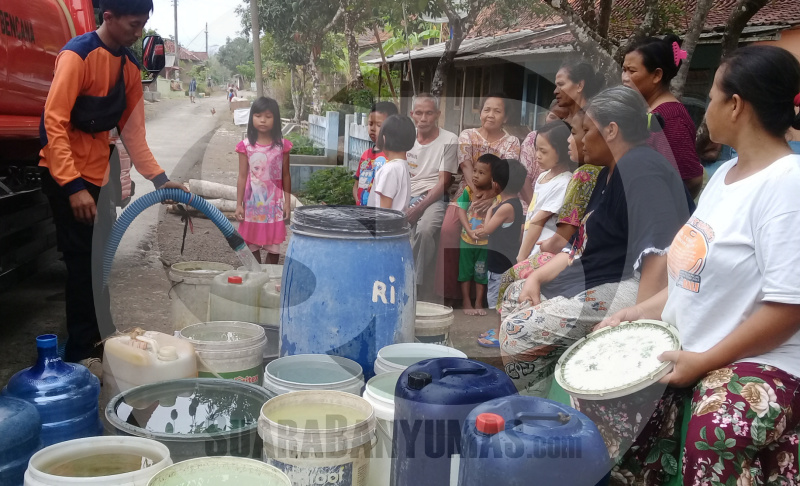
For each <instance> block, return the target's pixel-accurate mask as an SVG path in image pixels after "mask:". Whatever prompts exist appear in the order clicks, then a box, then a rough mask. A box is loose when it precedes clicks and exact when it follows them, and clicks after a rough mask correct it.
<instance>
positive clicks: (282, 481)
mask: <svg viewBox="0 0 800 486" xmlns="http://www.w3.org/2000/svg"><path fill="white" fill-rule="evenodd" d="M204 484H207V485H209V486H212V485H218V484H222V485H226V484H230V485H231V486H291V484H292V482H291V481H289V478H288V477H287V476H286V474H284V473H283V472H281V471H280V470H278V469H277V468H275V467H273V466H269V465H267V464H264V463H263V462H260V461H256V460H254V459H243V458H241V457H200V458H197V459H189V460H188V461H183V462H179V463H178V464H174V465H172V466H170V467H168V468H166V469H164V470H163V471H161V472H159V473H158V474H156V475H155V476H153V479H151V480H150V482H149V483H148V486H200V485H204Z"/></svg>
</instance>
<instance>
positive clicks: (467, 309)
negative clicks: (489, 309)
mask: <svg viewBox="0 0 800 486" xmlns="http://www.w3.org/2000/svg"><path fill="white" fill-rule="evenodd" d="M462 305H463V307H464V314H466V315H468V316H477V315H478V311H477V310H475V308H474V307H472V302H470V301H468V300H465V301H464V303H463V304H462Z"/></svg>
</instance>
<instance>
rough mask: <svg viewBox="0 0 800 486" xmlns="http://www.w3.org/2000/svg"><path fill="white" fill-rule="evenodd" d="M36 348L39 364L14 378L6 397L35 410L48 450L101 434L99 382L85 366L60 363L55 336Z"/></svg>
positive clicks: (41, 338)
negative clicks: (53, 446) (49, 447)
mask: <svg viewBox="0 0 800 486" xmlns="http://www.w3.org/2000/svg"><path fill="white" fill-rule="evenodd" d="M36 348H37V350H38V352H39V357H38V358H37V359H36V364H35V365H34V366H33V367H31V368H26V369H24V370H22V371H19V372H17V373H16V374H15V375H14V376H12V377H11V379H10V380H9V381H8V385H6V387H5V388H4V389H3V394H4V395H7V396H12V397H16V398H20V399H22V400H25V401H26V402H29V403H31V404H33V405H34V406H35V407H36V410H37V411H38V412H39V416H40V417H41V420H42V435H41V437H42V444H43V445H44V446H45V447H47V446H49V445H53V444H56V443H58V442H64V441H66V440H72V439H80V438H83V437H94V436H97V435H101V434H102V432H103V426H102V424H101V423H100V415H99V414H98V411H97V405H98V402H97V400H98V397H99V396H100V381H99V380H98V379H97V377H96V376H94V375H93V374H91V373H90V372H89V370H88V369H87V368H86V367H85V366H81V365H79V364H73V363H65V362H64V361H62V360H61V358H60V357H59V356H58V339H57V338H56V336H55V335H53V334H45V335H43V336H39V337H37V338H36Z"/></svg>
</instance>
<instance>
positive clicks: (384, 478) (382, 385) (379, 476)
mask: <svg viewBox="0 0 800 486" xmlns="http://www.w3.org/2000/svg"><path fill="white" fill-rule="evenodd" d="M401 374H402V372H401V371H391V372H389V373H382V374H380V375H377V376H374V377H373V378H372V379H370V380H369V381H368V382H367V386H366V388H365V389H364V395H363V396H364V400H366V401H368V402H369V403H370V404H371V405H372V409H373V410H374V411H375V419H376V420H375V431H376V436H377V439H378V440H377V442H376V444H375V447H374V448H373V449H372V455H371V456H370V464H369V480H368V481H367V484H369V485H370V486H389V484H390V482H391V474H392V435H393V429H394V391H395V387H396V386H397V380H399V379H400V375H401Z"/></svg>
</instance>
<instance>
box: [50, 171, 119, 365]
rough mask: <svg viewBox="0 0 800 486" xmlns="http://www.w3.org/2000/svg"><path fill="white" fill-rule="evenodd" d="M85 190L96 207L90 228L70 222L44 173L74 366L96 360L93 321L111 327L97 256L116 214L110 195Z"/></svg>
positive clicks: (66, 206)
mask: <svg viewBox="0 0 800 486" xmlns="http://www.w3.org/2000/svg"><path fill="white" fill-rule="evenodd" d="M86 189H87V190H88V191H89V194H91V195H92V198H94V200H95V202H96V203H97V219H96V221H95V224H94V225H87V224H83V223H80V222H78V221H76V220H75V217H74V216H73V213H72V206H71V205H70V202H69V196H68V195H67V194H66V192H65V191H64V190H63V188H62V187H61V186H59V185H58V184H57V183H56V182H55V181H54V180H53V178H52V176H51V175H50V172H49V171H47V170H45V171H44V173H43V174H42V192H44V194H45V195H46V196H47V198H48V200H49V201H50V207H51V208H52V211H53V221H54V222H55V225H56V238H57V242H58V249H59V251H61V253H62V254H63V256H64V263H66V265H67V283H66V314H67V333H68V335H69V337H68V339H67V345H66V351H65V354H64V359H65V360H66V361H70V362H77V361H80V360H82V359H86V358H91V357H95V358H101V357H102V356H103V347H102V345H99V343H100V341H101V339H102V338H101V335H100V326H99V325H98V320H101V322H103V323H104V328H105V329H108V328H109V326H113V323H112V320H111V301H110V298H109V294H108V291H107V289H103V288H102V256H103V248H105V244H106V241H108V235H109V234H110V232H111V228H112V226H113V224H114V221H115V219H116V209H115V206H114V204H113V202H112V197H111V194H110V192H111V191H106V190H103V191H101V188H100V187H99V186H95V185H93V184H90V183H88V182H87V183H86Z"/></svg>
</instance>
